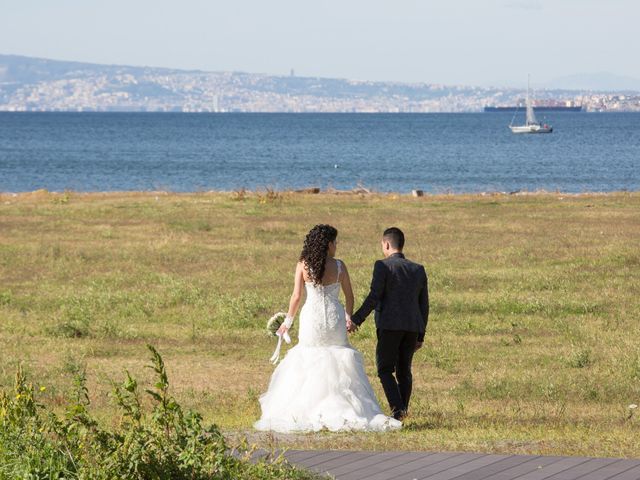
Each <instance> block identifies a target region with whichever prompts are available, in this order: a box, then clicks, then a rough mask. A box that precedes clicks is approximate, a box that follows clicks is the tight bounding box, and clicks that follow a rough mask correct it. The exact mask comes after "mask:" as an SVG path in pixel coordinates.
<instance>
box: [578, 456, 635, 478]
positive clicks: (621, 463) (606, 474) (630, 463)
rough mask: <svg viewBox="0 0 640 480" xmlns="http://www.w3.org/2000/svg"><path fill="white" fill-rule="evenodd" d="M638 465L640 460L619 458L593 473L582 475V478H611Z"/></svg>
mask: <svg viewBox="0 0 640 480" xmlns="http://www.w3.org/2000/svg"><path fill="white" fill-rule="evenodd" d="M638 465H640V461H639V460H618V461H617V462H613V463H610V464H609V465H607V466H605V467H602V468H599V469H598V470H595V471H593V472H591V473H588V474H586V475H582V476H581V477H580V480H603V479H607V480H609V478H611V477H613V476H615V475H620V474H622V473H625V472H626V471H627V470H630V469H631V468H634V467H636V466H638Z"/></svg>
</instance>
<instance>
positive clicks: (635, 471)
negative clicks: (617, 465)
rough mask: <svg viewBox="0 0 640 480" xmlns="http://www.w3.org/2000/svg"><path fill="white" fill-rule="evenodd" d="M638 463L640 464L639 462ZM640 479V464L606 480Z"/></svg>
mask: <svg viewBox="0 0 640 480" xmlns="http://www.w3.org/2000/svg"><path fill="white" fill-rule="evenodd" d="M639 463H640V462H639ZM638 479H640V464H639V465H637V466H635V467H633V468H631V469H629V470H627V471H626V472H622V473H619V474H618V475H614V476H613V477H609V478H608V479H607V480H638Z"/></svg>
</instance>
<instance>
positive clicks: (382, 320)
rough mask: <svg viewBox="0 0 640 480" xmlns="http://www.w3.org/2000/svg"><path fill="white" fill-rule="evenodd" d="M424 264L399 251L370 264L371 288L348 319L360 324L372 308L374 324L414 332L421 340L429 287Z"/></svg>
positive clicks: (426, 312)
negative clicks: (412, 260) (371, 273)
mask: <svg viewBox="0 0 640 480" xmlns="http://www.w3.org/2000/svg"><path fill="white" fill-rule="evenodd" d="M427 282H428V280H427V273H426V272H425V270H424V267H423V266H422V265H420V264H418V263H414V262H411V261H409V260H407V259H406V258H405V256H404V255H403V254H402V253H394V254H393V255H390V256H389V257H388V258H385V259H384V260H378V261H376V263H375V265H374V266H373V279H372V280H371V291H370V292H369V295H368V296H367V298H366V299H365V300H364V302H363V303H362V306H361V307H360V308H359V309H358V311H357V312H356V313H354V314H353V315H352V317H351V320H352V321H353V322H354V323H355V324H357V325H360V324H362V322H364V320H365V319H366V318H367V316H368V315H369V314H370V313H371V311H372V310H374V309H375V311H376V313H375V319H376V327H377V328H379V329H385V330H404V331H408V332H418V341H419V342H422V341H424V332H425V330H426V328H427V322H428V321H429V288H428V283H427Z"/></svg>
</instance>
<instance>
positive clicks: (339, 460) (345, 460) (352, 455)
mask: <svg viewBox="0 0 640 480" xmlns="http://www.w3.org/2000/svg"><path fill="white" fill-rule="evenodd" d="M376 456H377V453H376V452H349V453H348V454H347V455H344V456H342V457H335V458H331V459H326V460H323V461H322V462H316V463H315V464H314V465H312V468H313V470H314V471H323V472H327V471H332V472H333V471H335V470H336V469H338V468H340V467H344V466H346V465H351V464H352V463H356V462H361V461H362V460H368V459H370V458H372V457H376ZM369 461H370V462H371V463H375V461H374V460H369Z"/></svg>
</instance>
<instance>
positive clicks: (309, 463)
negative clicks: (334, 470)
mask: <svg viewBox="0 0 640 480" xmlns="http://www.w3.org/2000/svg"><path fill="white" fill-rule="evenodd" d="M351 455H353V452H346V451H341V450H330V451H325V452H322V454H321V455H317V456H315V457H311V458H310V459H308V460H303V461H301V462H300V464H301V465H303V466H304V467H305V468H308V469H310V470H315V468H314V467H316V466H319V465H322V464H324V463H329V462H331V461H332V460H336V459H341V458H347V457H350V456H351ZM372 455H373V454H372V453H361V454H360V455H358V456H359V457H360V458H362V457H364V458H368V457H371V456H372Z"/></svg>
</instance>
